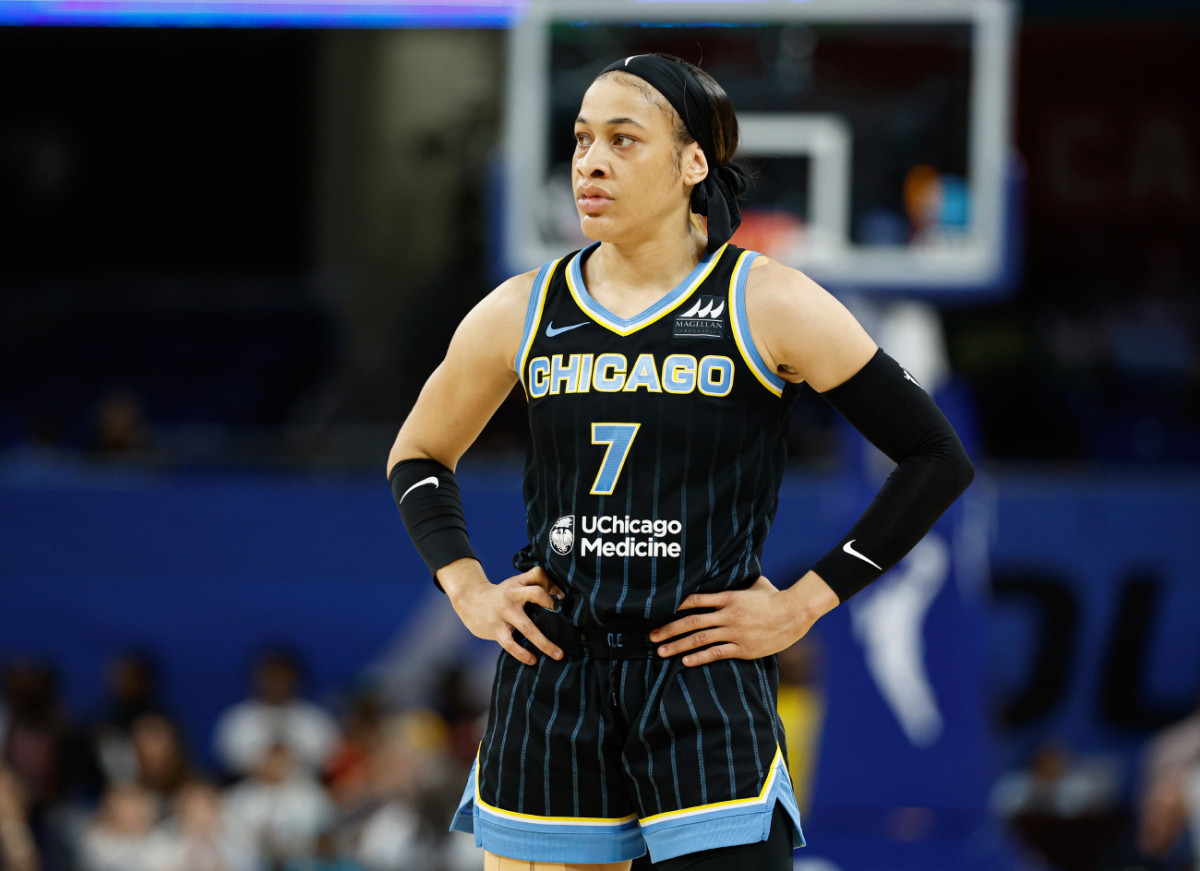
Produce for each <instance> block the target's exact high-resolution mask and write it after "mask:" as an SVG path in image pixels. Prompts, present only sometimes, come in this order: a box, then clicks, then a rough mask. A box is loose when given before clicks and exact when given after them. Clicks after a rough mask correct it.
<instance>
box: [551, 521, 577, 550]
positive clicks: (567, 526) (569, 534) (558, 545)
mask: <svg viewBox="0 0 1200 871" xmlns="http://www.w3.org/2000/svg"><path fill="white" fill-rule="evenodd" d="M550 546H551V547H552V548H554V552H555V553H558V554H561V555H563V556H566V555H567V554H569V553H570V552H571V548H573V547H574V546H575V515H574V514H566V515H564V516H562V517H560V518H558V520H556V521H554V525H553V526H552V527H550Z"/></svg>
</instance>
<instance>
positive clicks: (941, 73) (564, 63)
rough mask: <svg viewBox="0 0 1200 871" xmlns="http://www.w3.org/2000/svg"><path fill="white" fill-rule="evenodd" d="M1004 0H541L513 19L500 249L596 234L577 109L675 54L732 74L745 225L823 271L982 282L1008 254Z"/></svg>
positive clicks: (951, 283) (931, 282) (542, 253)
mask: <svg viewBox="0 0 1200 871" xmlns="http://www.w3.org/2000/svg"><path fill="white" fill-rule="evenodd" d="M1012 28H1013V10H1012V8H1011V5H1010V4H1009V2H1007V0H808V2H795V0H745V2H694V0H693V2H656V3H650V2H639V0H600V2H594V0H531V3H530V5H529V6H528V8H527V9H526V11H525V14H524V15H523V16H522V17H521V18H520V19H519V21H518V22H517V24H516V25H515V26H514V28H513V29H512V31H511V37H510V39H511V42H510V54H509V65H510V66H509V77H508V106H507V119H506V121H507V129H506V141H505V172H506V182H507V183H506V192H505V197H504V209H505V214H504V224H505V228H504V229H505V239H506V242H505V244H506V251H505V254H506V259H507V260H508V261H509V265H510V267H512V268H515V269H528V268H533V267H535V266H537V265H538V264H540V263H542V262H545V261H546V260H550V259H553V258H555V257H558V256H560V255H561V254H562V253H564V252H565V251H568V250H570V249H572V248H574V247H578V246H579V245H581V244H584V243H585V242H586V241H587V240H585V239H584V238H583V237H582V235H581V234H580V233H579V228H578V219H577V217H576V213H575V206H574V202H573V198H572V196H571V186H570V160H571V154H572V151H573V148H574V139H573V136H572V124H573V121H574V117H575V114H576V112H577V111H578V106H579V101H580V99H581V97H582V95H583V92H584V91H585V90H586V89H587V87H588V85H589V84H590V83H591V81H592V79H593V78H594V77H595V75H596V74H597V73H598V72H599V71H600V70H601V69H603V68H604V67H605V66H606V65H607V64H608V63H610V62H611V61H613V60H615V59H618V58H620V57H622V56H627V55H631V54H641V53H644V52H649V51H666V52H670V53H672V54H675V55H678V56H680V57H682V58H684V59H685V60H689V61H692V62H693V63H699V64H700V65H701V66H702V67H703V68H704V69H705V70H707V71H708V72H709V73H711V74H712V75H713V76H714V77H715V78H716V79H717V80H718V81H719V82H721V84H722V85H723V86H724V87H725V89H726V91H727V92H728V93H729V95H730V97H731V99H732V100H733V104H734V107H735V108H736V109H737V112H738V116H739V121H740V125H741V133H742V147H741V149H740V150H739V157H741V158H743V159H744V160H746V161H747V162H748V163H749V164H750V165H751V167H752V168H753V170H754V171H755V173H756V178H755V184H754V185H753V188H752V190H751V191H750V193H749V195H748V197H747V199H746V201H745V202H744V203H743V213H744V215H745V222H744V224H743V226H742V228H741V229H740V230H739V231H738V235H737V236H735V237H734V242H736V243H737V244H739V245H742V246H743V247H749V248H755V249H756V250H760V251H763V252H764V253H766V254H768V255H770V256H773V257H776V258H777V259H779V260H781V261H783V262H786V263H789V264H792V265H795V266H797V267H800V268H803V269H804V270H805V271H806V272H808V273H809V274H810V275H812V276H813V277H814V278H816V279H817V280H819V281H822V282H824V283H826V284H829V285H832V286H839V287H850V288H856V289H861V290H905V289H917V288H919V289H923V290H928V289H934V290H945V291H969V290H973V289H975V290H977V289H981V288H985V287H989V286H991V285H993V284H994V283H995V282H996V280H997V276H998V275H999V274H1000V272H1001V271H1002V269H1003V266H1004V245H1005V220H1006V214H1005V213H1006V199H1007V190H1006V184H1007V182H1006V174H1007V168H1008V160H1009V148H1010V138H1011V137H1010V130H1009V117H1010V99H1011V97H1010V94H1011V42H1012Z"/></svg>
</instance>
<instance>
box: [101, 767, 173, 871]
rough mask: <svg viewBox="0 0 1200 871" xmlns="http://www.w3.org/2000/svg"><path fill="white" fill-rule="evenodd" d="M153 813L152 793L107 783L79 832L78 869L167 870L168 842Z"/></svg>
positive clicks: (110, 870)
mask: <svg viewBox="0 0 1200 871" xmlns="http://www.w3.org/2000/svg"><path fill="white" fill-rule="evenodd" d="M157 815H158V814H157V810H156V808H155V806H154V799H153V797H152V796H151V795H150V793H148V792H147V791H146V790H145V789H143V788H142V787H140V786H138V785H137V784H135V783H121V784H117V785H115V786H113V787H111V788H110V789H109V790H108V792H106V793H105V795H104V798H103V800H102V801H101V804H100V808H99V810H98V811H97V813H96V816H95V819H94V820H93V821H92V823H91V825H89V826H88V827H87V829H86V830H85V832H84V834H83V838H82V843H81V845H80V851H79V864H80V867H81V868H82V871H168V869H169V862H170V857H171V844H170V839H169V837H168V836H167V835H166V834H165V833H164V832H162V831H161V830H160V829H158V828H157V827H156V820H157Z"/></svg>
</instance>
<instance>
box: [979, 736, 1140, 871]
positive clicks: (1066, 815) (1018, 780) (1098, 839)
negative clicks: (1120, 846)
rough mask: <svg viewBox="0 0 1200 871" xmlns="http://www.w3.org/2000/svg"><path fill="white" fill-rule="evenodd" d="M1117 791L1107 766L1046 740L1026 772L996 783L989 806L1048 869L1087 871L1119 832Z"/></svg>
mask: <svg viewBox="0 0 1200 871" xmlns="http://www.w3.org/2000/svg"><path fill="white" fill-rule="evenodd" d="M1119 790H1120V777H1119V772H1118V770H1117V769H1116V767H1115V766H1114V765H1113V764H1111V763H1109V762H1107V761H1105V760H1101V759H1081V758H1076V757H1075V756H1074V755H1073V754H1072V753H1071V752H1070V750H1069V749H1068V747H1067V746H1066V745H1065V744H1064V743H1062V742H1061V741H1057V740H1049V741H1046V742H1044V743H1043V744H1042V745H1041V746H1040V747H1039V748H1038V749H1037V751H1036V752H1035V753H1034V754H1033V758H1032V759H1031V760H1030V762H1029V765H1028V766H1027V767H1026V768H1024V769H1021V770H1018V771H1011V772H1008V773H1007V774H1005V775H1003V776H1002V777H1001V778H1000V779H999V780H998V781H997V782H996V785H995V787H994V788H993V789H992V795H991V805H992V810H993V811H994V812H995V813H996V814H997V815H998V816H1000V817H1001V818H1003V819H1005V820H1007V821H1008V823H1009V824H1010V826H1011V827H1012V828H1013V830H1014V831H1015V832H1017V833H1018V834H1019V835H1020V837H1021V840H1022V841H1023V842H1024V843H1025V844H1026V845H1028V846H1029V848H1031V849H1032V850H1033V851H1035V852H1036V853H1037V854H1038V855H1039V856H1040V857H1041V858H1042V859H1044V860H1045V861H1046V862H1047V863H1049V864H1050V865H1051V866H1052V867H1054V868H1058V869H1062V871H1092V869H1094V868H1096V866H1097V862H1099V861H1100V858H1101V856H1102V855H1103V854H1104V853H1105V852H1106V851H1109V850H1111V849H1112V846H1113V843H1114V841H1115V840H1116V836H1117V833H1118V832H1119V831H1120V828H1121V823H1122V821H1123V819H1124V816H1123V815H1122V813H1121V811H1120V808H1119V804H1118V797H1119Z"/></svg>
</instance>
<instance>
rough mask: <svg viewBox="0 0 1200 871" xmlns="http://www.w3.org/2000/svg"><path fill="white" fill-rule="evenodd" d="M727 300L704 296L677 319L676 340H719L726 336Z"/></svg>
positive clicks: (677, 316)
mask: <svg viewBox="0 0 1200 871" xmlns="http://www.w3.org/2000/svg"><path fill="white" fill-rule="evenodd" d="M724 313H725V300H723V299H721V298H720V297H719V296H702V297H700V298H699V299H698V300H696V302H695V304H694V305H693V306H692V307H691V308H689V309H688V310H687V311H685V312H684V313H683V314H681V315H676V317H675V338H677V339H680V338H683V337H684V336H704V337H706V338H709V339H719V338H721V337H722V336H724V335H725V321H723V320H722V319H721V315H723V314H724Z"/></svg>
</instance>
